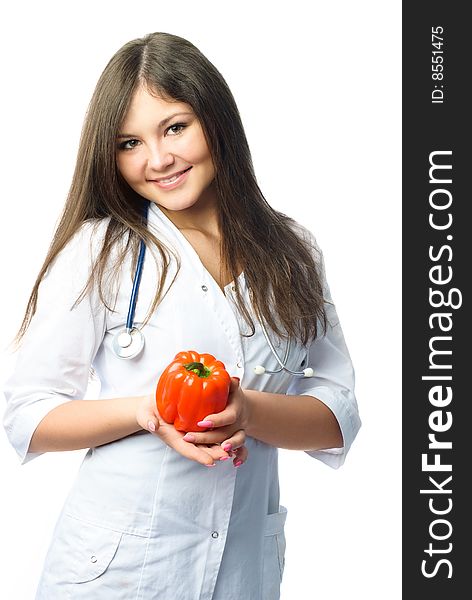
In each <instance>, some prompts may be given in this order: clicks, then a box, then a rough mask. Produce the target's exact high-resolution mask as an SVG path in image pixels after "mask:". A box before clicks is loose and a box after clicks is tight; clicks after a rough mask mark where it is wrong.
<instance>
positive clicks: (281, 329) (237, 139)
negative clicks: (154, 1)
mask: <svg viewBox="0 0 472 600" xmlns="http://www.w3.org/2000/svg"><path fill="white" fill-rule="evenodd" d="M143 84H144V85H146V86H147V87H148V89H149V90H151V91H152V92H153V93H156V94H158V95H159V96H162V97H163V98H165V99H173V100H175V101H179V102H185V103H187V104H189V105H190V106H191V107H192V109H193V111H194V113H195V115H196V117H197V119H198V120H199V121H200V123H201V125H202V128H203V131H204V134H205V137H206V139H207V143H208V147H209V149H210V152H211V155H212V159H213V163H214V165H215V170H216V176H215V188H216V191H217V195H218V199H219V203H218V211H219V226H220V232H221V256H222V268H223V269H224V270H225V271H226V272H227V273H228V274H229V275H230V276H232V277H233V279H234V285H235V288H236V289H235V292H236V299H237V303H238V306H239V309H240V310H241V313H242V314H243V316H244V318H245V320H246V322H247V324H248V325H249V328H250V332H251V333H250V335H251V334H253V333H254V323H253V321H252V319H251V316H250V313H249V311H248V308H247V307H246V306H245V303H244V299H243V296H242V294H241V290H240V286H239V284H238V279H237V277H238V275H239V273H238V268H239V266H242V268H243V269H244V276H245V279H246V284H247V286H248V288H249V290H250V294H251V302H252V306H253V309H254V311H255V314H256V315H257V317H258V318H259V319H263V320H264V321H265V323H266V324H267V325H268V326H269V327H270V328H271V329H272V330H273V331H275V332H276V333H277V334H278V335H281V336H284V335H287V334H288V335H291V336H294V337H296V338H298V339H300V340H301V341H302V342H303V343H306V342H307V341H308V340H309V339H313V338H315V337H316V336H317V335H319V333H320V331H319V329H320V324H321V327H322V329H323V330H325V329H326V314H325V310H324V301H323V290H322V284H321V274H320V272H319V261H318V259H316V260H315V258H314V255H313V250H314V249H313V247H312V244H311V243H310V242H309V241H308V240H306V239H304V237H305V236H303V235H301V234H300V233H299V232H298V233H297V228H296V224H295V222H294V221H293V220H292V219H290V218H289V217H287V216H286V215H284V214H282V213H281V212H278V211H276V210H274V209H273V208H272V207H271V206H270V205H269V204H268V203H267V201H266V199H265V198H264V196H263V194H262V192H261V190H260V189H259V186H258V184H257V181H256V177H255V174H254V169H253V164H252V159H251V154H250V151H249V147H248V143H247V140H246V136H245V133H244V129H243V125H242V122H241V118H240V115H239V111H238V108H237V106H236V102H235V100H234V98H233V95H232V94H231V91H230V90H229V88H228V86H227V84H226V82H225V80H224V79H223V77H222V75H221V74H220V73H219V71H218V70H217V69H216V68H215V67H214V66H213V64H212V63H211V62H210V61H209V60H208V59H207V58H206V57H205V56H204V55H203V54H202V53H201V52H200V51H199V50H198V49H197V48H196V47H195V46H194V45H193V44H191V43H190V42H188V41H187V40H185V39H183V38H181V37H178V36H175V35H171V34H169V33H152V34H149V35H146V36H145V37H143V38H139V39H136V40H133V41H131V42H128V43H127V44H125V45H124V46H123V47H122V48H121V49H120V50H118V52H117V53H116V54H115V55H114V56H113V57H112V59H111V60H110V62H109V63H108V65H107V66H106V68H105V70H104V71H103V73H102V75H101V76H100V79H99V81H98V83H97V86H96V88H95V92H94V94H93V96H92V99H91V102H90V105H89V108H88V111H87V114H86V118H85V122H84V126H83V129H82V135H81V140H80V145H79V151H78V156H77V163H76V167H75V172H74V175H73V179H72V184H71V187H70V190H69V194H68V197H67V201H66V203H65V207H64V210H63V213H62V216H61V218H60V221H59V224H58V226H57V228H56V232H55V234H54V237H53V240H52V243H51V246H50V248H49V251H48V254H47V256H46V259H45V261H44V264H43V266H42V268H41V270H40V272H39V274H38V277H37V279H36V282H35V284H34V287H33V290H32V293H31V296H30V298H29V301H28V305H27V309H26V313H25V316H24V319H23V322H22V325H21V328H20V330H19V332H18V336H17V340H18V341H19V340H21V338H22V336H23V335H24V333H25V331H26V329H27V328H28V325H29V323H30V321H31V318H32V316H33V315H34V312H35V310H36V303H37V298H38V288H39V285H40V283H41V280H42V279H43V276H44V274H45V272H46V270H47V268H48V267H49V265H50V264H51V262H52V261H53V260H54V259H55V258H56V256H57V255H58V254H59V252H61V250H62V249H63V248H64V247H65V246H66V244H67V243H68V241H69V240H70V239H71V237H72V236H73V235H74V234H75V233H76V232H77V231H78V230H79V228H80V227H81V226H82V225H83V224H84V223H85V222H86V221H90V220H97V219H103V218H105V217H107V218H108V219H109V222H108V226H107V230H106V234H105V237H104V241H103V246H102V248H101V250H100V252H99V254H98V256H97V258H96V261H95V264H94V268H93V269H92V272H91V275H90V278H89V280H88V282H87V284H86V286H85V288H84V290H83V292H82V294H81V296H80V298H79V299H78V301H80V299H81V298H82V297H83V295H84V294H85V293H86V292H87V291H88V290H90V288H91V286H93V285H96V284H97V285H98V289H99V293H100V298H101V300H102V302H104V303H105V304H106V301H105V293H104V287H105V284H104V274H105V272H106V269H105V267H106V265H107V261H108V260H109V259H110V252H111V250H112V249H113V248H114V247H116V245H117V242H118V241H119V240H123V239H124V240H125V244H123V245H121V246H120V247H121V251H120V252H119V253H118V255H117V259H116V260H117V263H116V265H114V266H115V267H116V268H119V267H120V265H121V264H122V262H123V260H124V257H125V255H126V253H127V252H132V253H133V258H134V261H136V257H137V252H138V248H139V242H140V240H141V239H143V240H144V241H145V242H146V244H147V246H148V247H150V248H151V249H152V251H153V254H154V256H155V258H156V256H157V255H159V257H160V259H161V260H160V261H159V262H160V265H161V268H162V274H161V277H160V281H159V285H158V289H157V290H156V295H155V299H154V302H153V304H152V306H151V307H150V310H149V313H148V318H149V316H150V315H151V314H152V312H153V311H154V310H155V309H156V307H157V305H158V304H159V302H160V300H161V297H162V293H163V289H164V282H165V279H166V276H167V272H168V266H169V261H170V260H171V252H170V251H169V249H168V248H166V247H165V246H164V245H163V244H162V242H160V241H159V240H158V239H157V238H156V237H155V236H153V235H152V234H151V232H150V231H148V229H147V227H146V223H145V219H144V218H143V205H144V202H145V201H144V199H143V198H142V197H141V196H139V195H138V194H137V193H136V192H134V191H133V190H132V189H131V188H130V187H129V186H128V185H127V183H126V182H125V181H124V180H123V178H122V177H121V176H120V174H119V172H118V169H117V165H116V158H115V157H116V138H117V135H118V132H119V128H120V126H121V123H122V122H123V120H124V118H125V115H126V113H127V110H128V107H129V104H130V101H131V98H132V96H133V93H134V92H135V90H136V89H137V88H138V87H139V86H140V85H143ZM175 258H177V260H178V257H175Z"/></svg>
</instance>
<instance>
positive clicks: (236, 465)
mask: <svg viewBox="0 0 472 600" xmlns="http://www.w3.org/2000/svg"><path fill="white" fill-rule="evenodd" d="M242 464H243V461H242V460H237V461H236V462H235V463H234V466H235V467H239V466H240V465H242Z"/></svg>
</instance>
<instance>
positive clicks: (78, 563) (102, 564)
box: [66, 517, 122, 583]
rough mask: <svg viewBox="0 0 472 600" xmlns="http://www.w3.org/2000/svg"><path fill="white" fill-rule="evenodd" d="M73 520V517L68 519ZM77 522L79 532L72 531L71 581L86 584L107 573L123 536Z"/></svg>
mask: <svg viewBox="0 0 472 600" xmlns="http://www.w3.org/2000/svg"><path fill="white" fill-rule="evenodd" d="M66 518H70V519H73V517H66ZM75 520H76V521H77V524H76V527H77V530H76V532H75V533H74V532H73V530H72V531H71V539H70V542H71V546H72V547H71V548H70V552H71V561H73V564H72V571H71V581H72V582H74V583H85V582H86V581H92V579H96V578H97V577H99V576H100V575H102V573H104V572H105V571H106V569H107V568H108V566H109V564H110V563H111V561H112V559H113V557H114V556H115V554H116V551H117V549H118V546H119V544H120V541H121V536H122V534H121V533H120V532H118V531H113V530H111V529H105V528H103V527H98V526H97V525H90V524H88V523H86V522H84V521H79V520H77V519H75Z"/></svg>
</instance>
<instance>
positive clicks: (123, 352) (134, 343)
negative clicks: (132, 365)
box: [112, 205, 313, 377]
mask: <svg viewBox="0 0 472 600" xmlns="http://www.w3.org/2000/svg"><path fill="white" fill-rule="evenodd" d="M148 206H149V205H148ZM146 214H147V213H146ZM145 254H146V244H145V243H144V240H141V245H140V248H139V255H138V262H137V263H136V271H135V274H134V277H133V287H132V290H131V297H130V300H129V308H128V316H127V317H126V326H125V328H124V329H121V330H120V331H119V332H118V333H117V334H115V336H114V337H113V342H112V346H113V351H114V352H115V354H116V356H117V357H118V358H135V357H136V356H138V355H139V354H141V352H142V351H143V348H144V334H143V332H142V331H141V329H138V328H137V327H135V326H134V313H135V310H136V302H137V300H138V292H139V284H140V283H141V275H142V272H143V264H144V256H145ZM260 324H261V329H262V332H263V334H264V337H265V339H266V341H267V344H268V346H269V348H270V350H271V352H272V354H273V355H274V358H275V360H276V361H277V363H278V365H279V368H278V369H275V370H274V371H270V370H269V369H266V368H265V367H263V366H262V365H257V366H256V367H254V372H255V374H256V375H263V374H266V375H276V374H277V373H281V372H282V371H286V372H287V373H290V374H291V375H296V376H298V377H313V369H312V368H311V367H307V368H306V369H303V371H292V369H289V368H288V367H287V360H288V356H289V354H290V346H291V340H290V338H289V339H288V341H287V345H286V348H285V354H284V357H283V359H282V360H281V359H280V357H279V355H278V353H277V351H276V349H275V348H274V345H273V344H272V342H271V340H270V338H269V335H268V334H267V330H266V327H265V326H264V323H263V322H262V321H261V322H260Z"/></svg>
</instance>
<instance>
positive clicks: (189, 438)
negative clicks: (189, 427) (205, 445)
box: [184, 433, 197, 442]
mask: <svg viewBox="0 0 472 600" xmlns="http://www.w3.org/2000/svg"><path fill="white" fill-rule="evenodd" d="M196 439H197V438H196V437H195V436H194V435H192V434H191V433H186V434H185V435H184V440H185V441H186V442H194V441H195V440H196Z"/></svg>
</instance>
